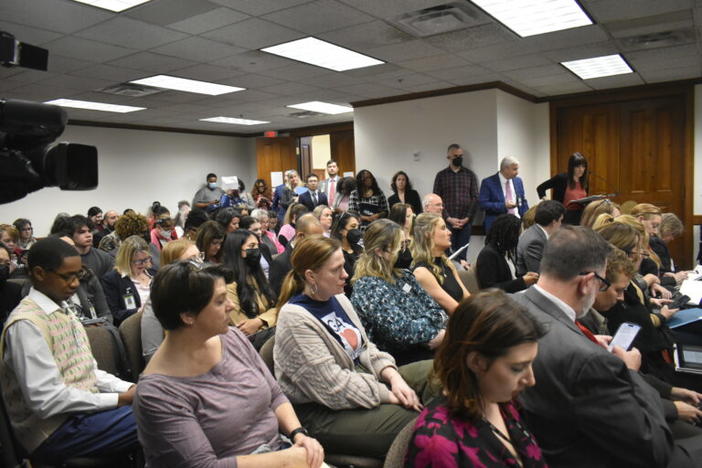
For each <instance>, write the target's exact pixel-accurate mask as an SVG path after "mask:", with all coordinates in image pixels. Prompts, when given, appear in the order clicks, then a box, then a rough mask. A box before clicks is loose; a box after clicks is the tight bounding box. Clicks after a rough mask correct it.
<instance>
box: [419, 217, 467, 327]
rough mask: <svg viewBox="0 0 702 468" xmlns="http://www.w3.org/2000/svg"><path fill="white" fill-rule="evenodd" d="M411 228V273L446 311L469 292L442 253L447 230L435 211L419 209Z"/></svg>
mask: <svg viewBox="0 0 702 468" xmlns="http://www.w3.org/2000/svg"><path fill="white" fill-rule="evenodd" d="M413 232H414V236H413V237H414V242H413V243H412V258H413V260H414V261H413V266H414V269H413V271H412V273H413V274H414V277H415V278H416V279H417V282H418V283H419V285H420V286H421V287H422V288H424V290H425V291H426V292H427V293H428V294H429V295H430V296H431V297H432V299H434V300H435V301H436V302H437V303H438V304H439V305H440V306H441V307H442V308H443V309H444V311H446V313H447V314H449V315H450V314H452V313H453V311H454V310H456V307H458V303H459V302H461V301H462V300H463V299H465V298H467V297H469V296H470V293H469V292H468V289H466V287H465V285H464V284H463V282H462V281H461V278H460V277H459V276H458V271H457V270H456V267H455V266H454V265H453V263H451V262H450V261H449V259H448V258H447V257H446V249H447V248H449V247H450V246H451V230H450V229H449V228H448V227H447V226H446V223H445V222H444V220H443V218H442V217H441V216H439V215H438V214H435V213H422V214H420V215H419V216H417V217H416V218H415V220H414V230H413Z"/></svg>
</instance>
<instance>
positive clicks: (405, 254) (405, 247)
mask: <svg viewBox="0 0 702 468" xmlns="http://www.w3.org/2000/svg"><path fill="white" fill-rule="evenodd" d="M388 219H389V220H390V221H395V222H396V223H397V224H398V225H399V226H400V227H401V228H402V247H401V248H400V253H399V254H398V257H397V262H396V263H395V266H396V267H397V268H410V267H411V266H412V250H411V249H410V246H411V245H412V224H413V223H414V211H412V206H411V205H409V204H407V203H395V204H394V205H392V208H390V215H388Z"/></svg>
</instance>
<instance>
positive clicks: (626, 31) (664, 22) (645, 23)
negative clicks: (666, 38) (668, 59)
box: [604, 9, 693, 38]
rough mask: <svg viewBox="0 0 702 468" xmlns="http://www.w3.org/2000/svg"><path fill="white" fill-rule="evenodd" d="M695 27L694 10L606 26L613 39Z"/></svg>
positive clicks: (628, 20)
mask: <svg viewBox="0 0 702 468" xmlns="http://www.w3.org/2000/svg"><path fill="white" fill-rule="evenodd" d="M691 26H693V14H692V10H690V9H687V10H680V11H673V12H670V13H663V14H661V15H654V16H645V17H642V18H635V19H627V20H622V21H613V22H611V23H607V24H605V25H604V27H605V29H606V30H607V31H608V32H609V33H610V34H611V35H612V37H617V38H618V37H631V36H637V35H640V34H651V33H658V32H664V31H673V30H676V29H682V28H689V27H691Z"/></svg>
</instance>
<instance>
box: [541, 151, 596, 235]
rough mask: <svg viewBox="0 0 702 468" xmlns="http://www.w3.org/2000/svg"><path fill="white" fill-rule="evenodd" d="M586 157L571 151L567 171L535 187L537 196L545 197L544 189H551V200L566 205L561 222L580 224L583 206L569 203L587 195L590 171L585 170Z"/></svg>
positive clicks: (586, 166)
mask: <svg viewBox="0 0 702 468" xmlns="http://www.w3.org/2000/svg"><path fill="white" fill-rule="evenodd" d="M587 168H588V164H587V159H585V156H583V155H582V154H580V153H573V154H572V155H570V158H568V172H564V173H562V174H556V175H555V176H553V177H551V178H550V179H548V180H547V181H546V182H543V183H542V184H541V185H539V186H538V187H536V191H537V193H538V194H539V198H541V199H542V200H543V199H545V198H546V190H549V189H551V200H556V201H559V202H561V203H563V206H565V207H566V215H565V218H564V220H563V222H565V223H568V224H574V225H577V224H580V217H581V216H582V214H583V206H582V205H580V204H578V203H571V201H573V200H578V199H580V198H584V197H586V196H587V191H588V178H589V175H590V173H589V172H588V170H587Z"/></svg>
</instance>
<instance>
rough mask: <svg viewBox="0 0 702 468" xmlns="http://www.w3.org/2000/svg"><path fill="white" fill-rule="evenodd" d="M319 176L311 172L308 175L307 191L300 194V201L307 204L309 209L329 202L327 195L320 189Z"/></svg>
mask: <svg viewBox="0 0 702 468" xmlns="http://www.w3.org/2000/svg"><path fill="white" fill-rule="evenodd" d="M318 184H319V177H317V174H309V175H308V176H307V192H305V193H303V194H302V195H300V199H299V201H300V203H302V204H303V205H305V206H306V207H307V209H308V210H309V211H312V210H314V209H315V207H317V206H319V205H326V204H327V195H326V194H325V193H324V192H322V191H321V190H319V188H318Z"/></svg>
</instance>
